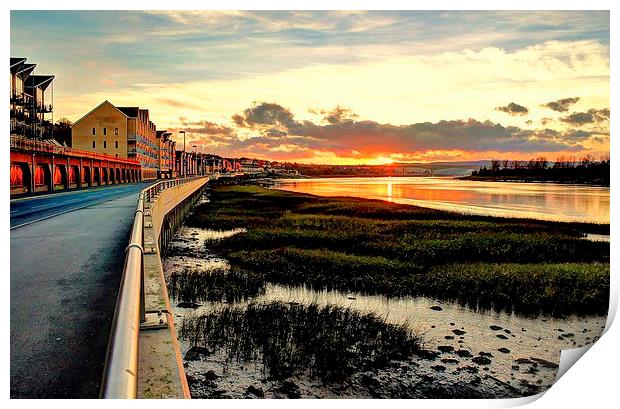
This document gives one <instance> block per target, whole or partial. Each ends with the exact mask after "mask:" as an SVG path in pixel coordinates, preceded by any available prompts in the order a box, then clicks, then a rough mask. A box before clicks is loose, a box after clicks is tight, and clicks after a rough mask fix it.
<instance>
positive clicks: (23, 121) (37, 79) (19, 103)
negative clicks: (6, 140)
mask: <svg viewBox="0 0 620 409" xmlns="http://www.w3.org/2000/svg"><path fill="white" fill-rule="evenodd" d="M26 61H27V59H26V58H23V57H19V58H14V57H11V62H10V120H11V135H12V136H21V137H26V138H32V139H40V140H47V139H52V138H53V130H54V129H53V104H54V86H53V82H54V76H53V75H35V74H34V70H35V68H36V66H37V65H36V64H29V63H27V62H26ZM50 86H51V87H50Z"/></svg>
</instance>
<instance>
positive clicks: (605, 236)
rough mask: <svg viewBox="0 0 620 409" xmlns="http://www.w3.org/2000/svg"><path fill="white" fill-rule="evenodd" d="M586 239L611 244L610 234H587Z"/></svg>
mask: <svg viewBox="0 0 620 409" xmlns="http://www.w3.org/2000/svg"><path fill="white" fill-rule="evenodd" d="M584 238H585V239H586V240H590V241H602V242H606V243H609V242H610V235H609V234H594V233H587V234H586V237H584Z"/></svg>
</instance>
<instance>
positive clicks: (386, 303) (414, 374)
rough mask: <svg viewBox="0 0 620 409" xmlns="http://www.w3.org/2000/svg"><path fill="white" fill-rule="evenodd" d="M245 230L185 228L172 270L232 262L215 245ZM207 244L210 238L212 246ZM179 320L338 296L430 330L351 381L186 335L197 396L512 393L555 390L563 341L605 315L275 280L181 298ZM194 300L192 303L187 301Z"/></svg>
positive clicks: (338, 300) (591, 335)
mask: <svg viewBox="0 0 620 409" xmlns="http://www.w3.org/2000/svg"><path fill="white" fill-rule="evenodd" d="M241 233H243V230H236V231H225V232H214V231H210V230H206V229H200V228H188V227H183V228H182V229H181V230H180V231H179V232H178V234H177V236H176V237H175V239H174V240H173V242H172V243H171V245H170V247H169V249H168V251H167V254H168V255H169V256H168V257H166V258H165V260H164V269H165V272H166V275H167V276H168V277H170V276H171V275H174V274H182V273H183V272H184V271H186V270H187V269H188V268H189V269H193V270H195V269H199V270H206V271H215V270H217V271H226V270H228V269H229V268H230V266H229V264H228V262H227V261H226V260H224V259H222V258H220V257H217V256H216V255H215V254H214V253H213V252H211V251H210V250H209V247H208V243H209V241H212V240H217V239H218V238H221V237H225V236H229V235H234V234H241ZM205 244H206V245H205ZM172 302H173V309H174V313H175V315H176V320H175V322H176V323H177V325H178V326H181V325H182V323H183V320H184V319H186V318H191V317H196V316H201V315H203V314H206V313H212V312H214V311H216V310H217V309H218V308H221V307H222V306H223V305H229V304H234V305H237V306H241V307H243V306H244V305H247V303H249V302H254V303H272V302H283V303H298V304H304V305H309V304H316V305H319V306H325V305H334V306H340V307H346V308H350V309H353V310H355V311H359V312H362V313H368V312H372V313H373V314H376V315H378V316H380V317H383V318H384V319H385V321H386V322H388V323H394V324H405V325H408V326H409V327H410V328H411V329H412V330H414V331H416V333H417V334H420V336H421V337H422V338H423V342H424V349H425V350H428V351H429V353H427V354H422V355H423V356H416V355H413V356H412V357H410V358H407V359H401V360H392V361H390V362H389V364H387V365H386V366H385V367H383V368H375V369H372V370H368V371H357V372H355V373H353V374H351V375H350V376H348V377H347V378H346V379H345V380H343V381H340V382H337V383H333V382H332V383H327V384H325V383H324V382H323V381H321V380H320V379H317V378H315V377H312V376H311V375H310V373H305V374H304V373H302V374H295V375H293V376H290V377H288V378H286V379H284V380H273V379H269V377H268V376H266V374H265V372H264V370H263V363H262V358H261V357H260V356H259V355H257V356H256V357H255V358H254V359H251V360H240V361H237V360H231V359H229V356H228V355H227V354H225V353H224V352H223V351H222V350H217V349H209V348H203V349H201V348H200V347H198V348H196V347H193V345H192V343H191V342H190V340H188V339H181V346H182V352H183V354H184V356H185V366H186V372H187V375H188V380H189V383H190V389H191V392H192V396H193V397H195V398H198V397H204V398H216V397H220V398H224V397H231V398H254V397H257V398H261V397H265V398H287V397H288V398H296V397H302V398H303V397H322V398H330V397H331V398H335V397H351V398H353V397H359V398H362V397H369V398H370V397H382V398H398V397H403V398H404V397H416V398H422V397H425V398H430V397H510V396H524V395H530V394H534V393H538V392H541V391H543V390H545V389H547V388H548V387H549V386H550V385H551V384H552V383H553V381H554V379H555V376H556V373H557V364H558V362H559V353H560V350H561V349H564V348H571V347H577V346H580V345H585V344H587V343H591V342H594V341H595V340H596V339H598V337H599V336H600V334H601V331H602V329H603V327H604V325H605V317H602V316H586V317H576V316H571V317H566V318H552V317H548V316H539V317H523V316H518V315H515V314H506V313H495V312H489V311H486V312H485V311H474V310H471V309H468V308H464V307H461V306H459V305H457V304H454V303H446V302H439V301H437V300H434V299H431V298H424V297H402V298H387V297H383V296H376V295H375V296H369V295H364V294H361V293H343V292H338V291H314V290H311V289H308V288H304V287H292V286H280V285H274V284H267V285H266V287H265V290H264V292H262V293H260V294H256V295H255V296H252V297H246V299H244V300H238V301H236V302H231V303H229V302H228V301H224V302H221V301H208V300H198V301H197V302H194V303H192V304H190V305H188V304H182V303H180V302H178V300H175V299H174V298H173V299H172ZM184 307H185V308H184Z"/></svg>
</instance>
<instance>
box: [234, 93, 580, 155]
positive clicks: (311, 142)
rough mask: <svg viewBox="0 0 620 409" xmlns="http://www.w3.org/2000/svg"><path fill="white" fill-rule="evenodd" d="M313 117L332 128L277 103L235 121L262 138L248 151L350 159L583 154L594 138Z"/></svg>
mask: <svg viewBox="0 0 620 409" xmlns="http://www.w3.org/2000/svg"><path fill="white" fill-rule="evenodd" d="M312 111H313V112H318V113H321V114H324V115H326V116H325V118H326V120H325V122H326V123H323V124H321V123H315V122H312V121H308V120H304V121H298V120H297V119H296V118H295V117H294V115H293V114H292V113H291V111H290V110H289V109H287V108H285V107H283V106H282V105H280V104H276V103H260V104H254V105H253V106H252V107H251V108H248V109H246V110H244V111H243V113H241V114H236V115H234V116H233V120H234V122H235V123H236V124H237V125H239V126H240V127H241V128H244V129H250V130H251V131H253V132H257V133H259V134H260V135H261V136H260V137H253V138H249V139H246V140H244V141H243V144H244V145H245V146H249V145H248V144H252V143H260V145H261V146H262V147H263V148H266V149H269V148H271V149H275V148H276V147H277V146H280V145H282V144H287V146H289V147H290V146H295V145H296V146H298V147H299V148H300V149H315V150H322V151H330V152H334V153H335V154H336V155H338V156H344V157H350V156H358V155H363V156H366V157H368V156H371V155H375V156H376V155H390V154H407V153H412V152H414V153H420V152H428V151H432V150H458V149H468V150H476V151H498V152H514V151H520V152H538V151H545V152H554V151H561V150H575V149H582V148H583V146H582V145H581V142H583V141H584V140H586V139H587V138H588V137H589V136H590V134H589V133H586V132H581V131H579V132H577V133H575V131H574V130H567V131H556V130H551V129H543V130H526V129H522V128H520V127H516V126H504V125H502V124H499V123H494V122H492V121H489V120H486V121H480V120H476V119H472V118H470V119H467V120H441V121H438V122H435V123H432V122H420V123H413V124H407V125H393V124H389V123H379V122H376V121H371V120H355V119H353V118H351V116H352V115H353V113H352V112H351V111H350V110H348V109H345V108H342V107H340V106H338V107H337V108H336V109H334V110H312ZM330 119H331V120H330ZM274 126H277V127H278V129H275V128H274Z"/></svg>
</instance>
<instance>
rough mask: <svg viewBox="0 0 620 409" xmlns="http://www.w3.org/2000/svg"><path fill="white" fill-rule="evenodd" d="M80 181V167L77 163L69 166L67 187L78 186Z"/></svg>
mask: <svg viewBox="0 0 620 409" xmlns="http://www.w3.org/2000/svg"><path fill="white" fill-rule="evenodd" d="M79 182H80V168H79V166H77V165H71V166H69V188H70V189H74V188H76V187H78V184H79Z"/></svg>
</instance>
